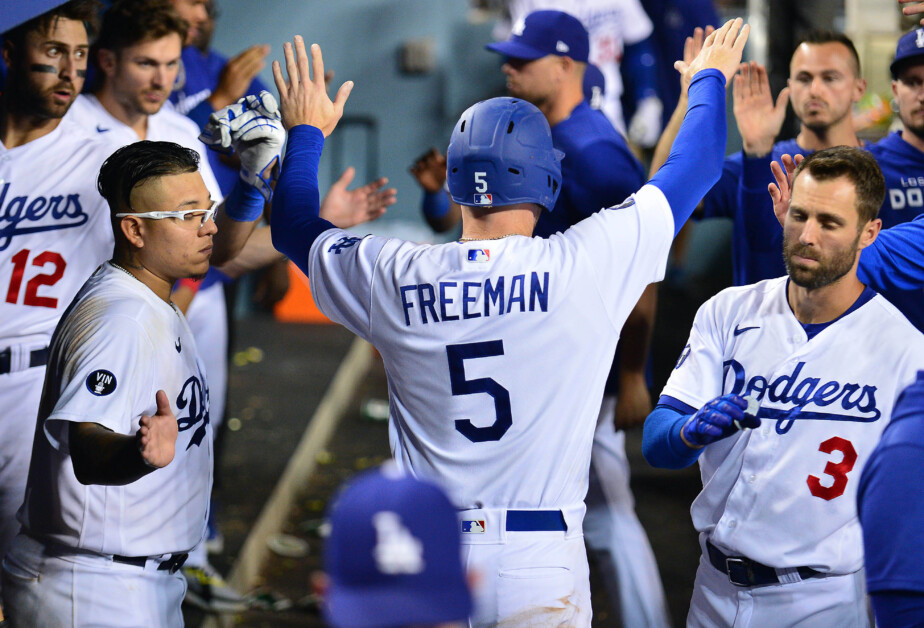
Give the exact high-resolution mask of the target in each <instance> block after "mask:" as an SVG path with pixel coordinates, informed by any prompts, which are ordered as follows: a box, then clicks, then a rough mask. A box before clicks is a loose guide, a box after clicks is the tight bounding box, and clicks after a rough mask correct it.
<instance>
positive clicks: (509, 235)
mask: <svg viewBox="0 0 924 628" xmlns="http://www.w3.org/2000/svg"><path fill="white" fill-rule="evenodd" d="M518 235H522V234H519V233H508V234H507V235H502V236H497V237H496V238H459V242H481V241H482V240H503V239H504V238H512V237H513V236H518Z"/></svg>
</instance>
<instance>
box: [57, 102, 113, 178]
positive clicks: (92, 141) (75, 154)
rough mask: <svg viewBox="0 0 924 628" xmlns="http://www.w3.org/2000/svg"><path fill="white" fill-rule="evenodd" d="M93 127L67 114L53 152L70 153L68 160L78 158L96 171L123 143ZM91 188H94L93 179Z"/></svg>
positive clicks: (60, 127)
mask: <svg viewBox="0 0 924 628" xmlns="http://www.w3.org/2000/svg"><path fill="white" fill-rule="evenodd" d="M93 125H95V123H92V125H88V124H84V123H82V122H81V120H80V118H79V117H71V115H70V113H68V115H66V116H64V118H63V119H62V120H61V123H60V125H59V129H60V131H61V133H60V137H59V138H58V140H57V141H56V142H55V144H54V151H55V152H56V153H57V154H62V153H64V154H68V153H69V152H70V153H71V154H70V156H69V158H71V159H74V158H79V159H81V160H82V162H85V163H88V164H90V165H92V167H93V168H97V169H98V168H99V165H100V164H101V163H102V162H103V160H105V159H106V158H107V157H109V155H111V154H112V153H114V152H115V151H116V150H118V149H119V148H121V147H122V146H123V145H124V143H123V142H120V141H119V138H118V137H117V136H116V135H109V134H107V133H98V132H96V131H95V127H94V126H93ZM75 163H78V162H75ZM93 186H94V187H96V184H95V177H94V185H93Z"/></svg>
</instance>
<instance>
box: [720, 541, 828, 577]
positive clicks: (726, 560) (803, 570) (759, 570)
mask: <svg viewBox="0 0 924 628" xmlns="http://www.w3.org/2000/svg"><path fill="white" fill-rule="evenodd" d="M706 550H707V551H708V553H709V562H710V563H711V564H712V566H713V567H715V568H716V569H718V570H719V571H721V572H722V573H724V574H725V575H727V576H728V580H729V581H730V582H731V583H732V584H733V585H735V586H736V587H759V586H763V585H767V584H780V583H781V582H786V581H785V580H781V579H780V576H779V575H778V574H777V571H776V569H774V568H773V567H769V566H767V565H764V564H762V563H758V562H757V561H754V560H751V559H750V558H745V557H744V556H726V555H725V554H724V553H723V552H722V550H720V549H719V548H717V547H716V546H715V545H713V544H712V543H710V542H709V541H706ZM796 571H797V572H799V576H800V577H801V578H802V579H803V580H808V579H809V578H821V577H824V576H825V575H827V574H825V573H824V572H821V571H816V570H814V569H812V568H811V567H797V568H796Z"/></svg>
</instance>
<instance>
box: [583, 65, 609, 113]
mask: <svg viewBox="0 0 924 628" xmlns="http://www.w3.org/2000/svg"><path fill="white" fill-rule="evenodd" d="M583 88H584V100H586V101H587V102H588V103H590V106H591V107H593V108H594V109H599V108H600V107H602V106H603V95H604V94H605V93H606V77H604V76H603V72H601V71H600V68H598V67H597V66H595V65H594V64H593V63H588V64H587V68H586V69H585V70H584V85H583Z"/></svg>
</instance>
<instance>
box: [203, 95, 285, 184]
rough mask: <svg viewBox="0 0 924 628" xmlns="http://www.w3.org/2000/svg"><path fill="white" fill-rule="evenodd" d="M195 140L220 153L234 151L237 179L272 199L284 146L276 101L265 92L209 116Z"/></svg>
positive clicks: (241, 100)
mask: <svg viewBox="0 0 924 628" xmlns="http://www.w3.org/2000/svg"><path fill="white" fill-rule="evenodd" d="M199 139H200V140H202V142H203V143H204V144H206V145H207V146H209V147H211V148H212V149H213V150H217V151H219V152H222V153H226V154H231V153H233V152H235V151H237V152H238V154H239V155H240V158H241V173H240V174H241V179H243V180H244V182H245V183H248V184H250V185H252V186H253V187H255V188H257V189H258V190H259V191H260V193H261V194H262V195H263V198H265V199H266V200H267V201H269V200H270V198H271V197H272V194H273V191H272V187H271V184H272V182H273V179H274V177H275V172H276V171H277V169H275V168H274V166H275V165H276V163H277V160H278V159H279V156H280V154H281V152H282V146H283V144H285V140H286V132H285V129H284V128H283V126H282V116H281V115H280V114H279V106H278V105H277V104H276V99H275V98H273V95H272V94H270V93H269V92H267V91H265V90H264V91H262V92H260V95H259V96H247V97H245V98H241V99H240V100H239V101H237V102H236V103H234V104H233V105H228V106H227V107H225V108H224V109H220V110H219V111H216V112H215V113H213V114H212V115H211V116H210V117H209V122H208V124H206V125H205V128H204V129H202V133H201V134H200V135H199Z"/></svg>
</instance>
